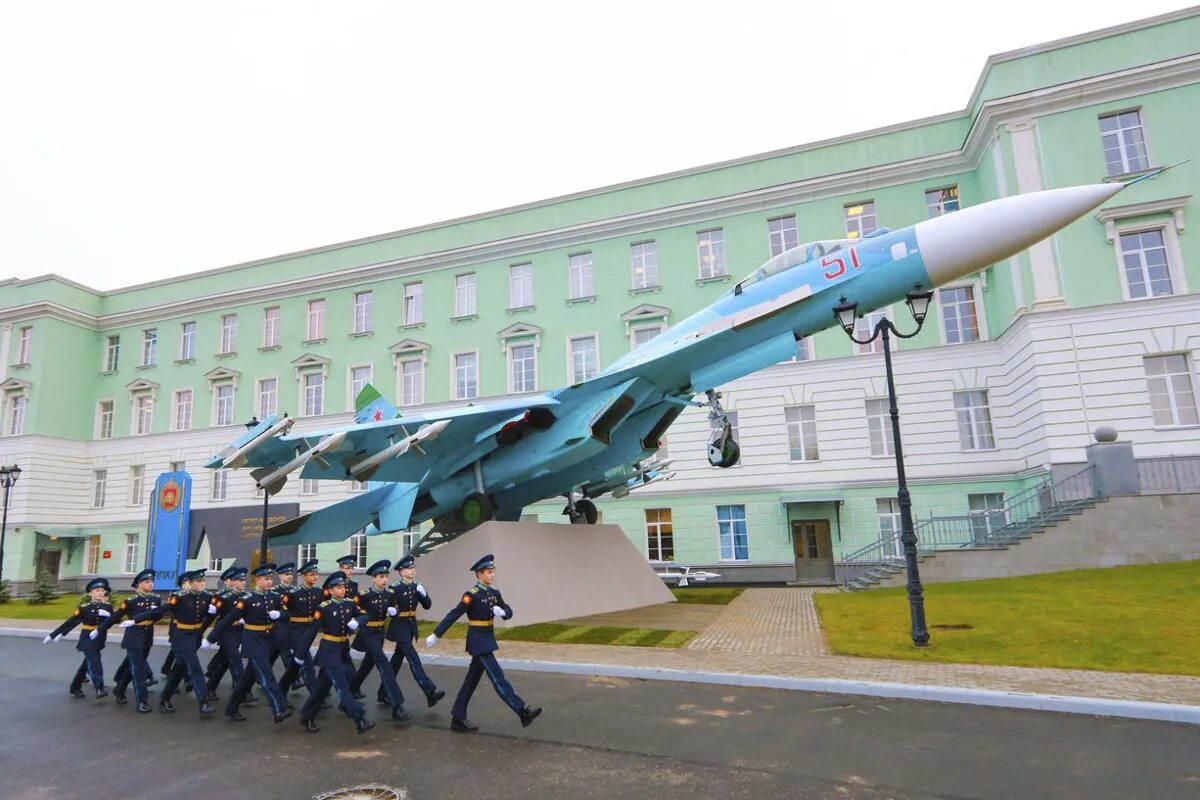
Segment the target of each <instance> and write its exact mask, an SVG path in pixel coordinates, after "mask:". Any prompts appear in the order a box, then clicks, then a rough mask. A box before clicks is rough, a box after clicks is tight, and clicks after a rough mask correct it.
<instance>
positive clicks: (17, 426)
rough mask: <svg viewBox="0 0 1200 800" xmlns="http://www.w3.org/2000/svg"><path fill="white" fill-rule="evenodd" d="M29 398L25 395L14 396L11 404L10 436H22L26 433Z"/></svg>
mask: <svg viewBox="0 0 1200 800" xmlns="http://www.w3.org/2000/svg"><path fill="white" fill-rule="evenodd" d="M27 402H28V398H26V397H25V395H23V394H18V395H13V396H12V401H11V402H10V403H9V407H10V410H9V414H8V435H9V436H20V435H21V434H23V433H24V432H25V404H26V403H27Z"/></svg>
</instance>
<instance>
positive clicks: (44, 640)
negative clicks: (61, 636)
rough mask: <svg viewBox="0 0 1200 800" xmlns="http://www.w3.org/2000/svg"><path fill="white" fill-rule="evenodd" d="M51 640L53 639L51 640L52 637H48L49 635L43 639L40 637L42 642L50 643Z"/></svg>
mask: <svg viewBox="0 0 1200 800" xmlns="http://www.w3.org/2000/svg"><path fill="white" fill-rule="evenodd" d="M53 641H54V640H53V639H52V638H50V637H49V636H47V637H46V638H45V639H42V644H50V643H51V642H53Z"/></svg>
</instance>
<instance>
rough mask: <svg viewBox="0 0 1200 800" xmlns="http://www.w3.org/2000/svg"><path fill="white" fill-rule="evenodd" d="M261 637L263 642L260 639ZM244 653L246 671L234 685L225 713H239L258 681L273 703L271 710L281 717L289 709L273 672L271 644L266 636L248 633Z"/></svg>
mask: <svg viewBox="0 0 1200 800" xmlns="http://www.w3.org/2000/svg"><path fill="white" fill-rule="evenodd" d="M260 636H261V641H260V640H259V638H258V637H260ZM252 637H255V638H252ZM242 651H243V653H244V655H245V656H246V669H245V671H244V672H243V673H242V677H241V678H240V679H239V680H238V682H237V683H236V684H234V687H233V694H231V695H230V696H229V702H228V703H226V704H225V713H226V714H231V713H233V712H234V711H237V710H238V706H240V705H241V704H242V701H244V700H245V699H246V695H247V694H249V692H250V687H251V686H253V685H254V683H255V682H256V681H257V682H258V684H259V685H260V686H262V688H263V692H265V693H266V695H267V700H268V701H270V703H271V710H272V711H274V712H275V715H276V716H279V715H280V714H282V713H283V710H284V709H285V708H287V707H288V702H287V698H286V697H284V696H283V692H282V691H281V690H280V688H279V682H278V681H276V680H275V673H274V672H273V671H272V670H271V650H270V644H269V642H268V641H267V639H266V637H265V636H262V635H261V634H258V633H255V632H251V631H247V632H246V633H245V634H244V636H243V639H242Z"/></svg>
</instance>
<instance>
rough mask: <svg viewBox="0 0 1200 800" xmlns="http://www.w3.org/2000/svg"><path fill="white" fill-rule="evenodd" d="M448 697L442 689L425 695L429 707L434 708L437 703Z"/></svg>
mask: <svg viewBox="0 0 1200 800" xmlns="http://www.w3.org/2000/svg"><path fill="white" fill-rule="evenodd" d="M445 696H446V693H445V692H443V691H442V690H441V689H434V690H433V691H432V692H430V693H429V694H427V695H425V702H427V703H429V707H430V708H433V707H434V706H436V705H437V701H438V700H441V699H442V698H443V697H445Z"/></svg>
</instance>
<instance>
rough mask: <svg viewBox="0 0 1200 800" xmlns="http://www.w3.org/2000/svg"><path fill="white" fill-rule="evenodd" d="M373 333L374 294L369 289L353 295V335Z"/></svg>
mask: <svg viewBox="0 0 1200 800" xmlns="http://www.w3.org/2000/svg"><path fill="white" fill-rule="evenodd" d="M374 331H375V293H374V292H373V291H371V290H370V289H364V290H363V291H361V292H355V293H354V329H353V333H355V334H360V335H361V334H364V333H374Z"/></svg>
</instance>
